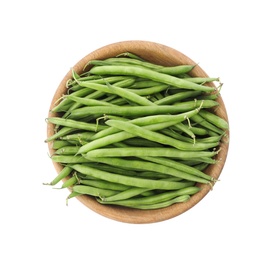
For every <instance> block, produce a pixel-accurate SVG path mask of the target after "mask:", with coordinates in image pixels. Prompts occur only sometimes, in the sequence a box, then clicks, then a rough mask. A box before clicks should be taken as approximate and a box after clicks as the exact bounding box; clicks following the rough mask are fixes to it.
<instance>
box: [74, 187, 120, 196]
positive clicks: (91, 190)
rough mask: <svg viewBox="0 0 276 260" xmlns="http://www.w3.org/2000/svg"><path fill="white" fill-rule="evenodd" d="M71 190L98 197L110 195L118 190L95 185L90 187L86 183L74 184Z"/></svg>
mask: <svg viewBox="0 0 276 260" xmlns="http://www.w3.org/2000/svg"><path fill="white" fill-rule="evenodd" d="M73 191H74V192H77V193H80V194H85V195H91V196H94V197H100V198H104V197H106V196H112V195H114V194H116V193H117V192H118V191H114V190H106V189H101V188H96V187H91V186H86V185H74V187H73Z"/></svg>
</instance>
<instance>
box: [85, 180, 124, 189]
mask: <svg viewBox="0 0 276 260" xmlns="http://www.w3.org/2000/svg"><path fill="white" fill-rule="evenodd" d="M80 183H81V184H83V185H86V186H91V187H96V188H100V189H106V190H114V191H124V190H127V189H129V186H126V185H123V184H119V183H114V182H113V183H112V182H108V181H104V180H99V179H94V180H85V179H80Z"/></svg>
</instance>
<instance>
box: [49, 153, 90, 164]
mask: <svg viewBox="0 0 276 260" xmlns="http://www.w3.org/2000/svg"><path fill="white" fill-rule="evenodd" d="M51 159H52V161H53V162H57V163H69V164H71V163H88V162H91V160H88V159H86V158H84V157H83V156H81V155H78V156H77V155H52V156H51Z"/></svg>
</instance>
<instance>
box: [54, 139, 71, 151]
mask: <svg viewBox="0 0 276 260" xmlns="http://www.w3.org/2000/svg"><path fill="white" fill-rule="evenodd" d="M70 145H72V144H71V143H70V142H68V141H66V140H54V141H53V142H52V148H53V149H55V150H57V149H59V148H62V147H64V146H70Z"/></svg>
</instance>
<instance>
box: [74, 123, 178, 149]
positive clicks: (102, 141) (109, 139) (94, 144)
mask: <svg viewBox="0 0 276 260" xmlns="http://www.w3.org/2000/svg"><path fill="white" fill-rule="evenodd" d="M176 122H177V121H168V122H163V123H159V124H153V125H150V126H145V127H142V128H143V129H147V128H149V129H155V130H160V129H162V128H166V127H168V126H170V125H172V124H175V123H176ZM135 136H136V135H134V134H132V133H129V132H125V131H120V132H118V133H114V134H111V135H107V136H104V137H102V138H98V139H96V140H93V141H91V142H89V143H87V144H85V145H83V146H81V147H80V148H79V150H78V153H77V154H83V153H87V152H88V151H91V150H94V149H96V148H100V147H103V146H107V145H110V144H113V143H117V142H121V141H123V140H127V139H130V138H132V137H135Z"/></svg>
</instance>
